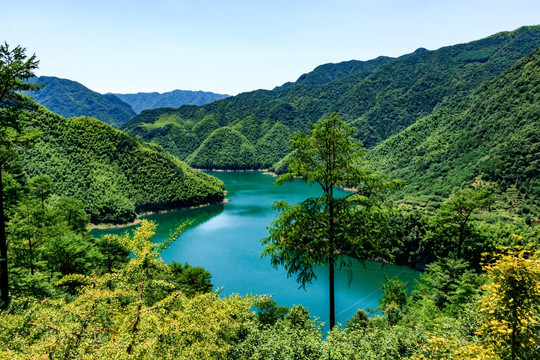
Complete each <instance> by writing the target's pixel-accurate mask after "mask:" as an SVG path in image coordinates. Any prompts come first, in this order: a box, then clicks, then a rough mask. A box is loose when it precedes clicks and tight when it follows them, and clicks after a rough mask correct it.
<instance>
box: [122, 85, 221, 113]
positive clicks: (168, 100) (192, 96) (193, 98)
mask: <svg viewBox="0 0 540 360" xmlns="http://www.w3.org/2000/svg"><path fill="white" fill-rule="evenodd" d="M112 95H115V96H117V97H118V98H119V99H120V100H122V101H124V102H126V103H128V104H129V105H131V107H132V108H133V110H134V111H135V112H136V113H137V114H139V113H140V112H141V111H143V110H146V109H157V108H165V107H172V108H177V107H179V106H182V105H205V104H208V103H211V102H213V101H216V100H220V99H225V98H226V97H229V96H230V95H224V94H216V93H213V92H207V91H189V90H173V91H169V92H164V93H158V92H151V93H142V92H140V93H137V94H116V93H112Z"/></svg>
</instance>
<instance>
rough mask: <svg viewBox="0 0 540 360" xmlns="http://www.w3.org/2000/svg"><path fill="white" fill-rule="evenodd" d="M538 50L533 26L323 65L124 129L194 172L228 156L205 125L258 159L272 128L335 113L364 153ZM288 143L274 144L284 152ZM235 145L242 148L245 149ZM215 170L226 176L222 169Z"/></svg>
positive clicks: (262, 162)
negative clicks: (226, 130) (203, 130)
mask: <svg viewBox="0 0 540 360" xmlns="http://www.w3.org/2000/svg"><path fill="white" fill-rule="evenodd" d="M538 46H540V26H533V27H523V28H520V29H518V30H515V31H513V32H504V33H499V34H496V35H493V36H490V37H488V38H485V39H482V40H478V41H474V42H470V43H466V44H459V45H454V46H448V47H444V48H441V49H438V50H435V51H428V50H426V49H418V50H417V51H415V52H414V53H412V54H408V55H404V56H402V57H400V58H397V59H392V58H386V57H380V58H377V59H374V60H370V61H367V62H361V61H350V62H344V63H340V64H326V65H322V66H320V67H318V68H316V69H315V70H314V71H313V72H311V73H308V74H304V75H302V76H301V77H300V78H299V79H298V81H296V82H295V83H287V84H284V85H283V86H280V87H277V88H275V89H274V90H271V91H269V90H257V91H253V92H249V93H243V94H239V95H237V96H233V97H230V98H227V99H224V100H219V101H216V102H214V103H211V104H208V105H205V106H201V107H197V106H182V107H180V108H179V109H156V110H147V111H143V112H142V113H141V114H139V115H138V116H136V117H135V118H134V119H132V120H131V121H130V122H128V123H126V124H125V126H124V127H123V129H124V130H125V131H126V132H127V133H129V134H131V135H134V136H136V137H139V138H141V139H144V140H147V141H152V142H155V143H158V144H160V145H161V146H163V148H164V149H165V150H167V151H169V152H171V153H172V154H175V155H177V156H179V157H180V158H181V159H187V160H188V162H189V164H190V165H192V166H195V167H203V166H204V165H205V164H204V163H203V162H199V159H200V157H199V156H190V155H191V154H193V153H195V151H196V150H197V154H200V153H207V154H210V153H212V151H214V154H216V158H217V154H218V153H219V152H224V151H228V150H227V149H229V148H230V147H228V146H227V148H223V149H221V148H219V147H217V146H213V147H212V149H208V148H207V147H208V145H209V144H208V142H206V143H205V141H204V140H205V139H206V136H208V135H206V136H202V134H200V133H197V131H196V127H197V125H198V124H199V123H200V122H202V121H208V119H209V118H211V119H212V123H213V127H215V129H213V130H216V129H217V127H225V126H226V127H230V128H233V129H235V130H237V131H238V132H240V134H242V135H244V136H245V137H246V139H247V140H248V143H249V145H251V146H253V147H254V150H255V153H260V152H261V150H260V149H261V148H263V147H265V148H268V146H270V144H269V143H267V142H268V141H270V142H271V141H272V140H271V139H270V137H269V136H266V135H267V134H268V132H269V131H270V130H271V129H273V128H274V126H275V125H276V124H278V123H279V127H280V128H282V129H286V132H287V133H291V132H293V131H296V130H306V129H307V126H308V124H309V122H316V121H318V120H319V119H321V118H322V117H325V116H329V115H330V114H331V113H333V112H339V113H340V114H341V116H342V118H344V119H345V120H347V121H348V122H349V123H351V124H353V125H355V126H356V127H357V128H358V130H359V133H358V134H359V135H358V136H359V138H360V140H362V142H363V143H364V145H365V146H366V147H374V146H375V145H377V144H378V143H379V142H381V141H383V140H384V139H386V138H388V137H390V136H392V135H394V134H397V133H399V132H400V131H401V130H403V129H405V128H406V127H408V126H409V125H411V124H413V123H414V122H415V121H416V120H418V119H419V118H422V117H424V116H427V115H429V114H431V113H432V112H433V111H434V110H435V109H437V108H439V107H441V106H444V105H447V104H449V103H451V102H453V101H455V100H457V99H460V98H463V97H465V96H467V95H468V94H470V93H471V92H472V91H473V90H474V89H475V88H477V87H478V86H480V85H481V84H483V83H484V82H486V81H490V80H493V79H494V78H496V77H497V76H499V75H500V74H502V73H503V72H504V71H506V70H508V69H509V68H510V67H511V66H512V65H513V64H515V62H516V61H518V60H519V59H521V58H522V57H524V56H525V55H527V54H529V53H530V52H532V51H533V50H534V49H536V48H537V47H538ZM216 124H217V125H216ZM209 134H210V135H211V134H212V133H209ZM214 135H215V134H214ZM286 139H287V137H285V138H282V137H281V136H279V135H278V136H277V137H274V141H276V142H278V143H283V144H286ZM238 144H240V145H242V144H243V146H244V147H245V143H244V142H238ZM199 147H203V148H202V149H198V148H199ZM275 150H276V151H275V152H273V153H272V154H271V155H270V156H254V157H251V158H252V160H250V161H249V162H248V163H246V162H245V161H244V160H245V158H242V161H243V162H242V165H241V166H240V164H235V167H233V168H266V167H268V166H270V165H271V164H272V163H274V162H275V161H277V160H278V159H280V158H281V157H283V156H284V155H286V154H287V152H288V149H287V147H286V146H283V147H280V148H276V149H275ZM236 151H237V152H239V151H240V149H239V148H237V149H236ZM188 156H190V157H189V158H188ZM236 165H237V166H236ZM213 166H214V168H230V166H229V165H227V164H225V163H215V164H214V165H213Z"/></svg>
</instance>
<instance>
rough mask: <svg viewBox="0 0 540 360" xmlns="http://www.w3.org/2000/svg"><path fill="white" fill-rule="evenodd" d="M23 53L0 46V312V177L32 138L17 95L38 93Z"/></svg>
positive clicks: (0, 285)
mask: <svg viewBox="0 0 540 360" xmlns="http://www.w3.org/2000/svg"><path fill="white" fill-rule="evenodd" d="M25 53H26V49H25V48H22V47H21V46H16V47H15V48H13V49H11V50H10V48H9V45H8V44H7V43H6V42H4V44H2V45H0V309H4V308H5V307H7V306H8V304H9V301H10V297H9V274H8V264H7V260H8V253H7V251H8V248H7V236H6V220H7V213H6V210H4V180H3V173H4V171H7V170H8V169H9V167H10V164H11V163H12V162H13V160H14V159H15V158H16V151H17V149H18V147H20V146H21V145H24V144H27V143H28V142H29V141H31V140H32V138H33V137H34V136H35V133H32V132H27V131H26V130H25V129H24V126H23V123H22V121H21V117H22V111H21V110H20V108H21V107H22V104H23V103H24V102H25V100H26V99H25V98H24V97H22V96H21V95H20V92H21V91H28V90H36V89H37V86H36V85H32V84H28V83H27V80H28V79H29V78H31V77H33V76H34V70H35V69H37V67H38V64H39V61H37V60H36V55H32V56H30V57H27V56H26V54H25Z"/></svg>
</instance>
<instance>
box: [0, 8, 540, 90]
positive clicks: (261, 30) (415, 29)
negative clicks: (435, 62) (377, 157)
mask: <svg viewBox="0 0 540 360" xmlns="http://www.w3.org/2000/svg"><path fill="white" fill-rule="evenodd" d="M0 13H2V14H3V15H2V20H1V21H0V41H6V42H7V43H8V44H10V45H13V46H14V45H22V46H24V47H26V48H27V51H28V52H29V53H35V54H36V55H37V57H38V59H39V60H40V69H39V70H38V71H37V74H38V75H50V76H58V77H62V78H68V79H71V80H75V81H78V82H80V83H82V84H84V85H85V86H87V87H89V88H90V89H92V90H95V91H98V92H101V93H106V92H120V93H134V92H139V91H143V92H150V91H158V92H164V91H170V90H173V89H183V90H205V91H213V92H218V93H227V94H231V95H235V94H237V93H240V92H244V91H251V90H255V89H272V88H274V87H275V86H278V85H281V84H283V83H284V82H287V81H295V80H296V79H297V78H298V77H299V76H300V75H301V74H303V73H306V72H309V71H311V70H312V69H313V68H315V67H316V66H318V65H321V64H324V63H329V62H341V61H347V60H351V59H357V60H369V59H372V58H375V57H377V56H379V55H386V56H399V55H403V54H405V53H409V52H412V51H414V50H416V49H417V48H419V47H425V48H427V49H430V50H434V49H437V48H440V47H442V46H446V45H454V44H457V43H463V42H468V41H472V40H477V39H480V38H483V37H486V36H489V35H492V34H494V33H497V32H500V31H510V30H514V29H516V28H518V27H520V26H523V25H538V24H540V1H538V0H508V1H499V0H463V1H462V0H458V1H452V0H446V1H440V0H431V1H428V0H372V1H364V0H357V1H352V0H332V1H319V0H311V1H308V0H297V1H295V0H272V1H270V0H251V1H237V0H233V1H217V0H192V1H187V0H146V1H143V0H46V1H45V0H42V1H38V0H23V1H12V0H0ZM6 14H9V15H8V16H6Z"/></svg>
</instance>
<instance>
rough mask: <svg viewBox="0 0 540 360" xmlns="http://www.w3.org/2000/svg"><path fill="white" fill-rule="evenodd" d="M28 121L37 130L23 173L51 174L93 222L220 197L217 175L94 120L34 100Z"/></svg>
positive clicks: (128, 218) (56, 188)
mask: <svg viewBox="0 0 540 360" xmlns="http://www.w3.org/2000/svg"><path fill="white" fill-rule="evenodd" d="M26 120H27V125H26V126H27V127H28V128H29V129H35V130H38V131H39V132H40V133H41V135H40V136H39V137H38V138H37V141H36V142H35V144H34V145H33V146H32V147H31V148H30V149H27V150H25V151H24V152H22V154H21V161H22V163H23V166H24V169H25V170H26V172H27V174H28V175H29V176H30V177H33V176H36V175H48V176H50V177H51V179H52V180H53V183H54V188H53V191H54V192H55V193H56V194H58V195H60V196H68V197H72V198H75V199H78V200H80V201H82V202H83V203H84V206H85V210H86V212H88V214H89V215H90V217H91V221H92V222H94V223H96V222H97V223H99V222H107V223H108V222H110V223H122V222H127V221H131V220H133V219H134V218H135V216H136V214H137V213H140V212H144V211H156V210H163V209H169V208H176V207H184V206H193V205H200V204H205V203H213V202H220V201H222V200H223V196H224V189H223V183H222V182H221V181H220V180H218V179H216V178H214V177H211V176H208V175H206V174H204V173H201V172H199V171H195V170H193V169H191V168H189V167H188V166H187V165H186V164H185V163H183V162H181V161H179V160H178V159H177V158H175V157H173V156H171V155H170V154H167V153H165V152H164V151H163V150H162V149H161V148H159V147H156V146H152V145H149V144H145V143H142V142H140V141H139V140H136V139H133V138H131V137H129V136H127V135H125V134H124V133H122V132H121V131H119V130H116V129H113V128H111V127H110V126H109V125H107V124H104V123H102V122H100V121H98V120H96V119H93V118H89V117H74V118H67V119H66V118H63V117H61V116H59V115H57V114H55V113H52V112H50V111H48V110H47V109H45V108H43V107H41V106H38V105H32V106H30V108H29V109H28V111H27V113H26Z"/></svg>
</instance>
